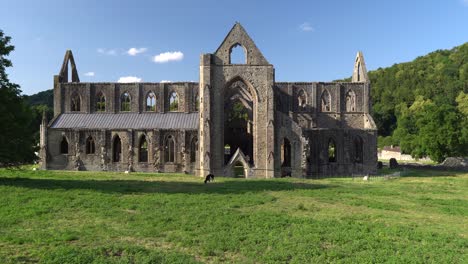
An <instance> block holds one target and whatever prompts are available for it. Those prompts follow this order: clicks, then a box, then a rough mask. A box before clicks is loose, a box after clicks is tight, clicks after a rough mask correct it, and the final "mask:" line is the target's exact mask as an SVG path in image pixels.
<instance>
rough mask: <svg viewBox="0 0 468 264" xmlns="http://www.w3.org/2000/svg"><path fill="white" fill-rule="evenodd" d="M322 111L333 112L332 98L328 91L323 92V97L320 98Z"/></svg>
mask: <svg viewBox="0 0 468 264" xmlns="http://www.w3.org/2000/svg"><path fill="white" fill-rule="evenodd" d="M320 104H321V110H322V112H330V111H331V97H330V93H329V92H328V91H327V90H324V91H323V92H322V96H321V98H320Z"/></svg>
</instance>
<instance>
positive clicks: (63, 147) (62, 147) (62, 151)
mask: <svg viewBox="0 0 468 264" xmlns="http://www.w3.org/2000/svg"><path fill="white" fill-rule="evenodd" d="M60 154H68V140H67V138H66V137H65V136H63V137H62V141H61V142H60Z"/></svg>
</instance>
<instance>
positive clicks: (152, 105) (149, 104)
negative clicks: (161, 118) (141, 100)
mask: <svg viewBox="0 0 468 264" xmlns="http://www.w3.org/2000/svg"><path fill="white" fill-rule="evenodd" d="M146 111H152V112H154V111H156V95H155V94H154V93H153V92H149V93H148V95H147V96H146Z"/></svg>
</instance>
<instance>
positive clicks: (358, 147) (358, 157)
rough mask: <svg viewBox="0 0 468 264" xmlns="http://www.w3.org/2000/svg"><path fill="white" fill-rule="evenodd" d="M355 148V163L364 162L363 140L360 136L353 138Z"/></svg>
mask: <svg viewBox="0 0 468 264" xmlns="http://www.w3.org/2000/svg"><path fill="white" fill-rule="evenodd" d="M353 145H354V146H353V149H354V153H353V154H354V155H353V156H354V163H362V161H363V142H362V138H361V137H360V136H356V137H354V140H353Z"/></svg>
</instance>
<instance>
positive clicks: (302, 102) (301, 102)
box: [297, 89, 307, 110]
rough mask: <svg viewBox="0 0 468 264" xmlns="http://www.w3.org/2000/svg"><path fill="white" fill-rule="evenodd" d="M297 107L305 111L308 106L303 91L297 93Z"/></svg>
mask: <svg viewBox="0 0 468 264" xmlns="http://www.w3.org/2000/svg"><path fill="white" fill-rule="evenodd" d="M297 105H298V106H299V109H301V110H302V109H305V107H306V105H307V95H306V93H305V92H304V90H302V89H301V90H300V91H299V93H297Z"/></svg>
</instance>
